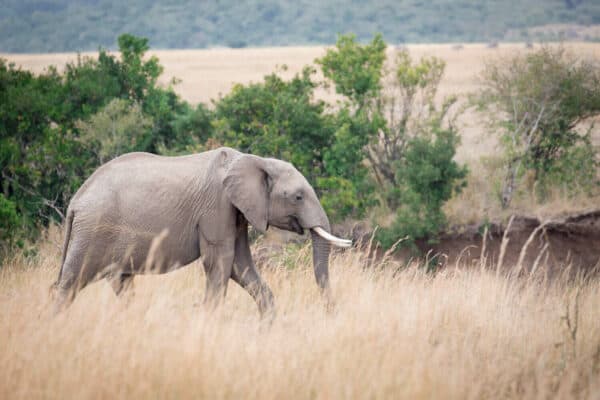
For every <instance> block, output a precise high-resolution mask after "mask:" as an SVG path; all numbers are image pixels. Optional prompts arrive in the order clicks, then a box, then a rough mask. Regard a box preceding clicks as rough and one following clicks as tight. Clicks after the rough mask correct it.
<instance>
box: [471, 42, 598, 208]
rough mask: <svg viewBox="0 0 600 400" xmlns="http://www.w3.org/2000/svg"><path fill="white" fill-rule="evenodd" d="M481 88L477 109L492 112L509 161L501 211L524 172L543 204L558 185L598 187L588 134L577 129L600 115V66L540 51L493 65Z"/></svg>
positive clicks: (548, 49)
mask: <svg viewBox="0 0 600 400" xmlns="http://www.w3.org/2000/svg"><path fill="white" fill-rule="evenodd" d="M483 84H484V87H483V89H482V90H481V91H480V92H479V94H478V96H477V104H478V105H479V107H480V109H481V110H484V111H486V112H487V115H488V117H489V119H490V122H491V126H492V127H493V130H492V134H495V135H498V136H499V139H500V143H501V144H502V146H503V151H504V157H505V160H506V163H505V168H506V178H505V182H504V185H503V189H502V205H503V206H504V207H508V206H509V205H510V202H511V199H512V197H513V193H514V192H515V191H516V190H517V188H518V187H519V185H520V178H521V177H522V176H523V175H524V174H525V172H527V171H531V172H532V173H533V175H534V179H535V181H536V187H537V188H538V194H540V195H541V197H542V200H543V197H544V193H545V192H546V191H547V189H549V188H551V187H553V186H561V187H567V188H571V189H575V188H577V190H579V189H582V188H583V189H584V190H586V191H589V190H592V189H593V188H594V187H597V184H598V181H597V176H595V174H593V173H592V174H590V173H587V172H588V171H595V170H596V169H597V167H598V160H597V159H596V154H595V151H594V150H593V146H592V143H591V138H590V133H591V129H589V130H588V131H587V132H585V133H581V132H580V131H578V129H577V128H578V126H579V124H580V122H582V121H585V120H587V119H590V118H591V117H593V116H596V115H598V114H599V113H600V72H599V69H598V65H597V63H596V62H594V61H591V60H585V59H580V58H579V57H577V56H575V55H573V54H569V53H567V52H566V51H565V50H564V48H562V47H556V46H555V47H550V46H548V47H541V48H539V49H538V50H535V51H533V52H531V53H527V54H519V55H516V56H511V57H508V58H505V59H494V60H492V61H490V62H488V64H487V65H486V68H485V70H484V72H483ZM592 126H593V125H592ZM573 180H574V181H573ZM573 182H576V183H577V185H573V184H572V183H573Z"/></svg>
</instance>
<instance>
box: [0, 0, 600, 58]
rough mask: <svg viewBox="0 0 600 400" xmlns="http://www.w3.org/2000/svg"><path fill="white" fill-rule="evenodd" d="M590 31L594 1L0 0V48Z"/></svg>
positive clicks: (597, 10)
mask: <svg viewBox="0 0 600 400" xmlns="http://www.w3.org/2000/svg"><path fill="white" fill-rule="evenodd" d="M565 24H566V25H565ZM593 25H600V1H598V0H477V1H475V0H346V1H342V0H319V1H317V0H294V1H290V0H281V1H272V0H267V1H258V0H251V1H239V0H200V1H198V0H196V1H192V0H181V1H175V0H170V1H169V0H163V1H153V0H130V1H124V0H80V1H68V0H39V1H35V0H3V1H2V12H1V13H0V51H3V52H58V51H85V50H96V49H97V48H98V47H99V46H102V47H105V48H113V47H114V46H115V42H116V38H117V36H118V35H119V34H120V33H124V32H127V33H132V34H135V35H139V36H144V37H148V38H149V39H150V43H151V46H152V47H153V48H203V47H214V46H228V47H245V46H284V45H302V44H328V43H333V42H335V39H336V35H337V34H338V33H347V32H354V33H356V35H357V36H358V37H359V39H361V40H366V39H369V38H371V37H372V36H373V34H374V33H375V32H381V33H382V34H383V35H384V39H385V40H386V41H387V42H389V43H404V42H410V43H422V42H474V41H484V42H485V41H498V40H540V39H557V36H561V35H566V37H567V38H575V39H583V40H600V37H598V36H597V35H598V34H597V32H598V29H591V30H590V29H587V28H589V27H590V26H593ZM545 26H554V27H556V26H563V27H564V26H566V28H565V29H564V30H559V31H557V30H556V29H544V27H545ZM571 26H572V27H573V28H572V29H571V28H570V27H571ZM579 32H592V34H580V33H579Z"/></svg>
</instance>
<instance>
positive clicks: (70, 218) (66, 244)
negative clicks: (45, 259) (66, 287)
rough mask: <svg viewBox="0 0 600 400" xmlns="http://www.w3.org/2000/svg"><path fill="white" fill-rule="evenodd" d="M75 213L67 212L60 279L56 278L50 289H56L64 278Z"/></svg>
mask: <svg viewBox="0 0 600 400" xmlns="http://www.w3.org/2000/svg"><path fill="white" fill-rule="evenodd" d="M74 216H75V213H74V212H73V211H70V210H69V211H68V212H67V219H66V220H65V240H64V242H63V247H62V259H61V261H60V271H59V272H58V278H56V282H54V283H53V284H52V287H51V288H50V289H54V288H56V287H57V286H58V284H59V283H60V278H61V276H62V272H63V268H64V267H65V260H66V258H67V250H68V249H69V242H70V241H71V228H72V226H73V217H74Z"/></svg>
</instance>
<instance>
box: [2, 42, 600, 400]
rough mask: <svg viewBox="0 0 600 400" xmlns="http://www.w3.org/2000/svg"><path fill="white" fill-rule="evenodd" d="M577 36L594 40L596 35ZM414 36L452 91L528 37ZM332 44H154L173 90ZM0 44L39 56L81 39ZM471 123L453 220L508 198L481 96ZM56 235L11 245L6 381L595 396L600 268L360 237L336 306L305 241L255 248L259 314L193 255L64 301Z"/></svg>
mask: <svg viewBox="0 0 600 400" xmlns="http://www.w3.org/2000/svg"><path fill="white" fill-rule="evenodd" d="M568 47H569V48H571V50H572V51H574V52H575V53H576V54H581V55H582V56H596V57H598V56H600V44H569V45H568ZM408 48H409V50H410V52H411V55H412V56H413V57H414V58H419V57H420V56H421V55H435V56H438V57H441V58H443V59H444V60H446V62H447V69H446V76H445V78H444V80H443V81H442V84H441V88H440V92H441V95H447V94H461V95H465V94H467V93H469V92H471V91H473V90H474V89H476V88H477V87H478V81H477V74H478V72H479V71H481V69H482V67H483V63H484V60H485V59H487V58H489V57H497V56H499V55H507V54H511V53H512V52H514V51H525V49H524V46H523V45H517V44H513V45H505V44H501V45H500V47H499V48H497V49H488V48H486V46H485V45H483V44H473V45H465V46H464V48H463V49H462V50H455V49H452V46H451V45H415V46H408ZM391 51H393V50H390V52H391ZM323 53H324V48H323V47H292V48H280V49H243V50H232V49H212V50H181V51H166V50H165V51H154V52H152V54H156V55H157V56H158V57H159V58H160V61H161V63H162V64H163V65H164V67H165V76H164V77H163V82H168V81H169V79H170V78H172V77H177V78H179V79H181V81H182V82H181V83H180V84H178V85H177V86H176V90H177V92H178V93H180V94H181V95H182V96H183V97H184V98H185V99H187V100H189V101H191V102H198V101H202V102H208V101H209V100H210V99H212V98H217V97H218V96H219V93H222V94H225V93H227V92H228V91H229V89H230V88H231V86H232V84H233V83H234V82H241V83H247V82H250V81H254V82H257V81H260V80H261V79H262V76H263V75H265V74H267V73H270V72H272V71H274V69H275V67H276V65H282V64H287V65H288V66H289V70H288V71H287V72H285V75H286V76H289V75H291V74H292V73H295V72H298V71H299V70H300V69H301V67H302V66H303V65H305V64H309V63H311V62H312V61H313V60H314V59H315V58H317V57H319V56H321V55H322V54H323ZM0 57H4V58H8V59H9V60H10V61H13V62H15V63H17V64H19V65H22V66H23V68H27V69H31V70H34V71H36V72H40V71H42V70H43V69H44V68H46V67H47V66H48V65H50V64H53V65H57V66H58V67H59V68H61V67H62V66H64V64H65V63H66V62H68V61H71V60H73V59H74V58H75V55H74V54H47V55H15V54H0ZM319 96H320V97H322V98H325V99H327V100H332V99H334V96H333V95H332V94H331V93H327V92H319ZM460 123H461V124H462V126H463V129H462V132H463V145H462V147H461V149H460V150H459V159H461V160H463V161H465V162H468V163H469V164H470V165H471V172H472V173H471V175H470V176H471V177H470V181H469V187H468V188H467V190H466V191H465V192H463V194H462V195H461V196H460V197H459V198H457V199H454V200H453V201H452V202H450V203H449V204H448V205H447V207H446V208H447V212H449V217H450V220H451V222H462V223H467V222H472V221H481V217H482V215H488V214H489V213H491V214H494V213H495V214H494V215H501V213H500V211H498V210H497V208H498V204H497V202H495V200H494V199H493V194H492V193H490V184H491V183H490V182H491V178H490V177H491V176H493V177H496V176H495V175H493V174H497V173H498V172H497V171H495V170H494V167H493V165H492V166H491V167H490V165H489V163H488V164H485V162H482V161H481V157H482V156H486V157H492V158H493V156H494V153H495V147H494V142H493V140H491V139H490V137H489V136H488V135H485V134H484V133H483V128H482V123H481V121H479V120H478V119H477V118H476V117H475V115H474V113H467V114H465V116H463V118H462V119H461V120H460ZM486 168H487V169H486ZM528 201H531V199H527V198H526V199H515V207H516V209H517V210H519V209H520V208H519V207H521V209H522V210H526V211H527V210H529V211H531V210H535V212H538V213H542V214H544V213H548V214H551V213H555V212H557V210H559V211H564V210H569V209H571V208H581V207H587V206H592V205H594V202H596V204H595V205H596V206H597V199H594V198H592V199H590V198H584V199H579V200H577V199H575V200H574V199H570V200H569V201H568V202H565V200H564V198H563V197H561V195H560V193H559V194H557V196H556V199H555V200H552V201H550V202H548V203H547V204H546V205H544V206H543V207H542V206H540V205H538V204H534V203H531V204H529V203H527V202H528ZM544 207H545V208H544ZM512 211H513V212H514V210H512ZM61 240H62V239H61V234H60V232H59V231H58V230H57V229H56V228H53V229H51V230H50V231H49V233H48V235H47V238H46V239H44V240H43V241H42V243H41V244H40V250H39V254H38V256H37V257H29V258H27V257H25V256H23V255H19V254H17V255H15V256H14V257H12V258H10V259H8V260H6V261H5V262H4V265H2V266H0V310H1V311H0V332H1V333H0V371H2V373H1V374H0V399H37V398H57V399H58V398H60V399H63V398H76V399H85V398H93V399H95V398H111V399H112V398H127V399H131V398H177V399H179V398H194V399H196V398H209V399H214V398H235V399H239V398H243V399H247V398H260V399H287V398H292V399H296V398H297V399H332V398H360V399H363V398H410V399H426V398H443V399H467V398H472V399H482V398H486V399H487V398H503V399H513V398H514V399H522V398H540V399H542V398H573V399H599V398H600V278H588V279H583V278H579V279H574V280H567V279H561V278H558V279H554V280H552V281H548V280H547V279H545V278H544V274H543V271H541V270H540V271H539V273H538V274H536V275H534V276H525V277H520V278H516V277H514V276H512V277H511V276H507V275H505V274H504V273H497V272H496V271H495V268H494V266H493V265H489V266H485V267H484V268H473V267H472V266H471V267H467V266H465V265H457V266H451V267H449V268H447V269H445V270H443V271H441V272H439V273H437V274H427V273H425V272H424V269H423V268H420V267H417V266H416V265H412V266H409V267H401V265H400V264H399V262H398V261H393V260H384V261H377V262H375V263H374V265H370V264H371V263H370V262H369V260H367V257H366V256H365V254H364V253H362V252H360V251H359V250H356V249H353V250H348V251H345V252H342V253H335V254H334V255H333V256H332V261H331V279H332V287H333V292H334V296H335V299H336V303H337V306H336V310H335V312H334V313H332V314H328V313H326V312H325V309H324V305H323V302H322V301H321V299H320V297H319V293H318V290H317V285H316V283H315V282H314V277H313V273H312V269H311V261H310V247H309V246H310V245H307V246H305V247H303V248H300V249H297V248H294V247H288V248H285V249H284V250H283V251H282V252H275V253H272V254H271V255H270V257H267V258H266V259H267V261H263V262H261V263H260V265H259V268H260V269H261V270H262V274H263V277H264V278H265V280H266V281H267V282H268V283H269V285H270V286H271V288H272V289H273V292H274V294H275V298H276V303H277V306H278V315H277V318H276V319H275V320H274V321H273V323H272V324H268V323H265V322H261V320H260V318H259V315H258V311H257V309H256V306H255V304H254V302H253V301H252V299H251V298H250V296H249V295H247V294H246V292H244V291H243V290H241V289H240V288H239V287H237V286H236V285H235V284H234V283H233V282H230V286H229V291H228V295H227V298H226V300H225V303H224V304H223V305H222V306H221V307H219V308H218V309H217V310H216V311H209V310H207V309H205V308H204V307H203V306H202V298H203V293H204V274H203V272H202V268H201V266H200V265H199V263H196V264H193V265H190V266H188V267H186V268H183V269H181V270H179V271H177V272H173V273H170V274H166V275H160V276H142V277H136V278H135V284H134V290H133V293H132V294H130V295H126V296H125V297H124V298H117V297H115V296H114V294H113V292H112V290H111V288H110V286H109V285H108V284H107V283H106V282H104V281H102V282H97V283H94V284H92V285H90V286H89V287H88V288H86V289H85V290H84V291H83V292H82V293H81V294H80V295H79V296H78V297H77V299H76V300H75V303H74V304H73V305H72V306H71V307H70V308H69V309H68V310H66V311H65V312H63V313H61V314H59V315H58V316H56V317H53V316H52V315H51V309H52V307H51V298H50V294H49V287H50V285H51V284H52V283H53V282H54V280H55V279H56V276H57V274H58V269H59V264H60V250H59V248H60V243H61ZM260 247H261V244H260V243H259V244H257V245H254V248H253V252H254V253H255V254H256V251H257V250H259V248H260ZM261 258H262V257H261ZM367 266H368V267H367Z"/></svg>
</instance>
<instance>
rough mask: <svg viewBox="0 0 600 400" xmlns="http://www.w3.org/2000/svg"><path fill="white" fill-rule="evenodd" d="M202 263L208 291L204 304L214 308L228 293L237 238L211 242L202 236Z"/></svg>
mask: <svg viewBox="0 0 600 400" xmlns="http://www.w3.org/2000/svg"><path fill="white" fill-rule="evenodd" d="M200 248H201V249H202V263H203V264H204V271H205V273H206V293H205V295H204V304H205V305H207V306H208V307H210V308H214V307H215V306H217V305H218V304H219V303H221V302H222V301H223V298H224V297H225V295H226V294H227V282H228V281H229V277H230V276H231V269H232V265H233V258H234V249H235V240H234V239H233V238H232V239H225V240H223V241H220V242H219V243H210V242H208V241H207V240H206V239H204V238H203V237H201V238H200Z"/></svg>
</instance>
